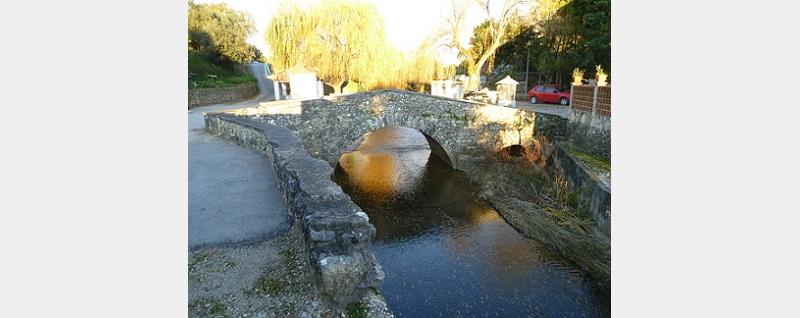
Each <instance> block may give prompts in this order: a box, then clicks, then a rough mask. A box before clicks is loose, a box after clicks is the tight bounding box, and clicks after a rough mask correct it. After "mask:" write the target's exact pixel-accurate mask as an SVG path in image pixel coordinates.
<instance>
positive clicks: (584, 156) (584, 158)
mask: <svg viewBox="0 0 800 318" xmlns="http://www.w3.org/2000/svg"><path fill="white" fill-rule="evenodd" d="M562 146H563V147H564V150H566V151H567V152H569V154H570V155H572V156H573V157H575V158H576V159H578V160H580V161H581V162H583V163H585V164H587V165H591V166H594V167H597V168H599V169H601V170H603V171H604V172H611V161H608V160H607V159H605V158H603V157H600V156H597V155H594V154H590V153H586V152H583V151H580V150H579V149H578V148H576V147H575V146H574V145H572V144H569V143H565V144H562Z"/></svg>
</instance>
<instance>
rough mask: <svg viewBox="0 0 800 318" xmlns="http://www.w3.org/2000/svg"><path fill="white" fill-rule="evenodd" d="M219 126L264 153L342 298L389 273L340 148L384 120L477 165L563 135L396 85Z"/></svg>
mask: <svg viewBox="0 0 800 318" xmlns="http://www.w3.org/2000/svg"><path fill="white" fill-rule="evenodd" d="M205 120H206V127H207V128H208V130H209V131H210V132H212V133H214V134H217V135H220V136H223V137H226V138H230V139H233V140H236V141H237V142H239V143H240V144H242V145H245V146H248V147H251V148H253V149H255V150H257V151H260V152H262V153H264V154H266V156H267V159H268V161H269V162H270V163H271V165H272V168H273V170H274V171H275V174H276V178H277V180H278V184H279V186H280V188H281V189H282V190H283V192H284V199H285V200H286V202H287V205H288V207H289V210H290V212H291V215H292V216H293V217H292V220H294V221H295V222H300V224H301V228H302V230H303V233H304V237H305V242H306V247H307V249H306V253H307V256H308V259H309V260H310V262H311V264H312V268H313V271H314V273H315V277H316V281H317V283H318V286H319V287H320V290H321V291H322V292H323V294H325V295H327V296H328V297H330V298H331V299H332V300H333V301H335V302H336V303H338V304H341V305H345V304H348V303H350V302H352V301H354V300H358V299H361V298H362V297H368V296H365V295H370V294H371V293H373V294H374V292H373V291H372V288H377V287H380V283H381V281H382V280H383V277H384V274H383V271H382V270H381V268H380V264H378V263H377V261H376V260H375V258H374V255H373V254H372V252H371V248H370V247H371V243H372V240H373V238H374V237H375V228H374V226H373V225H372V224H371V223H370V222H369V218H368V216H367V214H366V213H364V212H363V211H361V209H360V208H359V207H358V206H357V205H356V204H355V203H353V202H352V200H351V199H350V197H349V196H347V195H346V194H345V193H344V192H343V191H342V189H341V187H339V185H337V184H336V183H335V182H333V180H332V179H331V176H332V175H333V172H334V167H336V164H337V162H338V160H339V157H340V156H341V154H342V153H344V152H348V151H351V150H353V149H355V148H356V147H357V146H358V145H359V144H360V142H361V140H362V138H363V137H364V135H366V134H367V133H369V132H371V131H374V130H376V129H380V128H382V127H390V126H402V127H408V128H413V129H417V130H419V131H420V132H422V133H423V134H424V135H425V136H426V138H427V139H428V143H429V144H430V145H431V153H432V154H434V155H437V156H439V157H440V158H442V159H443V160H444V161H445V162H447V163H449V164H450V165H451V166H452V167H454V168H456V169H459V170H462V171H470V170H471V168H472V167H474V163H475V162H476V160H480V159H481V157H482V156H484V155H486V154H489V153H493V152H496V151H498V150H501V149H503V148H505V147H508V146H512V145H519V144H527V143H528V142H530V141H531V138H532V137H533V135H534V134H538V133H544V134H549V135H551V136H553V135H560V134H562V133H563V131H564V130H565V128H566V122H565V120H564V119H563V118H560V117H558V116H555V115H545V114H536V113H532V112H527V111H524V110H518V109H513V108H506V107H499V106H493V105H486V104H481V103H474V102H468V101H463V100H455V99H449V98H444V97H436V96H431V95H425V94H417V93H412V92H407V91H398V90H381V91H373V92H369V93H361V94H352V95H345V96H338V97H326V98H323V99H315V100H306V101H283V102H269V103H264V104H262V106H260V107H253V108H244V109H238V110H232V111H226V112H222V113H207V114H205Z"/></svg>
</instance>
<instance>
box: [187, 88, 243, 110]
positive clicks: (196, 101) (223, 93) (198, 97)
mask: <svg viewBox="0 0 800 318" xmlns="http://www.w3.org/2000/svg"><path fill="white" fill-rule="evenodd" d="M256 95H258V86H256V84H247V85H242V86H236V87H220V88H196V89H190V90H189V108H192V107H197V106H203V105H211V104H219V103H228V102H237V101H242V100H247V99H249V98H251V97H253V96H256Z"/></svg>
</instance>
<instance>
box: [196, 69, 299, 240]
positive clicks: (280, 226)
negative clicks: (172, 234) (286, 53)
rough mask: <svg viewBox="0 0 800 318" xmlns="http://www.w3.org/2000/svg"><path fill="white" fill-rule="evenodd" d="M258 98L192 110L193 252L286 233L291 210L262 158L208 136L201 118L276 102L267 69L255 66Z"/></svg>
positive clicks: (259, 155)
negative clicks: (262, 102)
mask: <svg viewBox="0 0 800 318" xmlns="http://www.w3.org/2000/svg"><path fill="white" fill-rule="evenodd" d="M250 69H251V71H252V72H253V74H255V75H256V78H257V79H258V88H259V94H258V95H257V96H256V97H254V98H253V99H251V100H248V101H243V102H239V103H231V104H216V105H209V106H202V107H196V108H193V109H191V110H189V113H188V126H189V133H188V137H189V138H188V139H189V248H190V249H197V248H201V247H209V246H220V245H235V244H240V243H249V242H257V241H261V240H264V239H269V238H272V237H275V236H276V235H279V234H281V233H283V232H285V231H286V230H287V229H288V228H289V225H288V215H289V214H288V213H289V212H288V208H287V206H286V203H285V202H284V200H283V194H282V192H281V191H280V189H279V188H278V187H277V181H276V179H275V175H274V173H273V171H272V169H271V166H270V163H269V162H267V159H266V157H265V156H264V155H262V154H260V153H258V152H255V151H253V150H251V149H247V148H244V147H241V146H239V145H236V144H235V143H232V142H230V141H227V140H224V139H221V138H219V137H216V136H213V135H211V134H208V133H207V132H206V131H205V122H204V120H203V113H204V112H210V111H221V110H226V109H236V108H242V107H251V106H257V105H258V103H259V102H261V101H265V100H271V99H272V82H271V81H270V80H268V79H266V74H265V71H264V64H262V63H252V64H250Z"/></svg>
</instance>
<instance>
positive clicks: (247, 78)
mask: <svg viewBox="0 0 800 318" xmlns="http://www.w3.org/2000/svg"><path fill="white" fill-rule="evenodd" d="M209 75H211V76H209ZM255 82H256V79H255V77H253V75H251V74H249V73H247V74H239V73H237V72H236V71H235V70H234V69H233V66H231V65H217V64H214V63H212V62H210V61H209V60H208V57H207V55H206V54H203V53H201V52H196V51H189V89H193V88H206V87H230V86H238V85H242V84H250V83H255Z"/></svg>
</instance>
